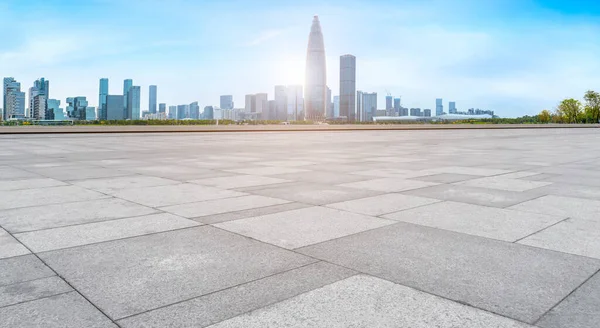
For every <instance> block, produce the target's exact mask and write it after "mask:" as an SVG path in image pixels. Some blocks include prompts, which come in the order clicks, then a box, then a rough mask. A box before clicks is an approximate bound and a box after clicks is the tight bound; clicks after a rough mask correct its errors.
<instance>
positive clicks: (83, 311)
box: [0, 292, 117, 328]
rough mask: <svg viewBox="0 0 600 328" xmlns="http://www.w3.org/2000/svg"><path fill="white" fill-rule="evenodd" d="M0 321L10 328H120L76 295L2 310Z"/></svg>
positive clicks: (48, 298)
mask: <svg viewBox="0 0 600 328" xmlns="http://www.w3.org/2000/svg"><path fill="white" fill-rule="evenodd" d="M0 318H2V322H3V323H5V324H6V327H11V328H36V327H44V328H81V327H86V328H117V325H115V324H114V323H112V322H111V321H110V320H109V319H108V318H107V317H105V316H104V315H103V314H102V312H100V311H98V310H97V309H96V308H94V306H93V305H91V304H90V303H89V302H87V301H86V300H85V299H84V298H83V297H81V295H79V294H77V293H76V292H71V293H67V294H61V295H56V296H51V297H47V298H42V299H39V300H35V301H31V302H26V303H21V304H17V305H13V306H9V307H4V308H0Z"/></svg>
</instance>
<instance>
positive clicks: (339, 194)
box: [248, 182, 382, 205]
mask: <svg viewBox="0 0 600 328" xmlns="http://www.w3.org/2000/svg"><path fill="white" fill-rule="evenodd" d="M248 192H250V193H253V194H256V195H262V196H268V197H273V198H281V199H287V200H290V201H293V202H299V203H305V204H312V205H324V204H330V203H339V202H343V201H346V200H352V199H358V198H365V197H369V196H375V195H379V194H381V193H382V192H379V191H372V190H358V189H353V188H344V187H339V186H330V185H325V184H316V183H302V182H298V183H290V184H285V185H281V186H267V187H265V188H263V189H254V190H251V191H248Z"/></svg>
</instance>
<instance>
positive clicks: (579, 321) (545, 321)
mask: <svg viewBox="0 0 600 328" xmlns="http://www.w3.org/2000/svg"><path fill="white" fill-rule="evenodd" d="M599 309H600V273H596V275H594V277H592V278H591V279H590V280H588V281H587V282H586V283H585V284H583V285H582V286H581V287H579V288H578V289H577V290H576V291H575V292H574V293H573V294H571V295H570V296H569V297H568V298H567V299H566V300H564V301H562V302H561V303H560V304H558V305H557V306H556V307H555V308H553V309H552V310H551V311H550V312H548V314H546V315H545V316H544V317H543V318H542V319H541V320H540V321H538V322H537V323H536V325H537V326H539V327H542V328H563V327H569V328H594V327H598V323H599V322H600V310H599Z"/></svg>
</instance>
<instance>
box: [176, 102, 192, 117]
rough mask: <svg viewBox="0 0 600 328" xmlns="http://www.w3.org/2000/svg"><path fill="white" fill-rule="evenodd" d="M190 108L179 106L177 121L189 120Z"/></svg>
mask: <svg viewBox="0 0 600 328" xmlns="http://www.w3.org/2000/svg"><path fill="white" fill-rule="evenodd" d="M189 115H190V113H189V107H188V105H177V119H178V120H183V119H185V118H189V117H190V116H189Z"/></svg>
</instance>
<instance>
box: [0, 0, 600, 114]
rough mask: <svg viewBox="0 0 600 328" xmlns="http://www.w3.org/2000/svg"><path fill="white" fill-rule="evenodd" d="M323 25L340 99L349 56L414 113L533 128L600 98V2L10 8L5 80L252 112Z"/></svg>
mask: <svg viewBox="0 0 600 328" xmlns="http://www.w3.org/2000/svg"><path fill="white" fill-rule="evenodd" d="M133 13H135V14H133ZM314 14H318V15H319V18H320V22H321V26H322V29H323V35H324V41H325V50H326V52H325V53H326V62H327V85H328V86H329V87H330V88H331V90H333V94H334V95H337V94H338V92H339V56H340V55H343V54H346V53H350V54H353V55H355V56H356V57H357V65H356V66H357V78H356V81H357V82H356V87H357V90H365V91H368V92H377V93H378V98H379V99H378V102H379V103H380V104H384V103H385V96H386V94H387V91H389V92H390V93H391V94H392V95H393V96H396V97H398V96H401V97H402V105H403V106H405V107H421V108H435V99H436V98H444V100H445V102H447V101H448V100H450V101H456V103H457V107H458V108H459V109H460V110H466V109H467V108H471V107H477V108H482V109H490V110H495V111H496V112H497V113H498V114H499V115H502V116H520V115H526V114H536V113H538V112H539V111H540V110H541V109H544V108H553V107H555V106H556V104H557V103H558V102H559V101H560V100H562V99H563V98H566V97H574V96H577V95H580V94H583V93H584V92H585V91H586V90H587V89H589V88H593V87H596V86H598V85H600V64H599V63H598V60H597V58H600V46H599V45H598V43H597V42H591V41H590V40H594V39H595V38H597V35H600V24H599V23H598V21H599V20H598V17H599V16H600V5H598V4H597V3H595V2H592V1H572V2H570V3H569V4H561V2H560V1H485V3H480V2H478V1H454V2H452V3H450V2H449V1H329V2H326V3H323V2H317V1H304V2H303V3H302V4H293V5H292V4H281V3H279V2H275V1H253V2H252V3H249V2H244V1H235V2H231V1H229V2H227V3H220V2H216V1H214V2H213V1H175V2H169V4H166V3H163V2H160V1H112V0H105V1H86V2H85V3H80V2H79V1H29V2H22V1H2V2H0V21H1V23H0V24H2V25H3V27H4V28H5V29H10V30H11V33H7V34H5V35H4V36H3V42H2V44H1V45H0V72H2V74H1V75H2V76H15V77H16V78H17V79H18V80H19V81H20V82H22V84H23V86H24V87H29V86H30V84H31V83H32V82H33V81H34V80H36V79H38V78H39V77H42V76H43V77H46V78H47V79H49V80H50V81H51V82H52V97H53V98H57V99H62V100H63V101H64V99H65V98H67V97H73V96H79V95H81V96H87V97H88V99H89V100H90V105H94V106H96V105H98V104H96V102H97V94H98V79H99V78H101V77H106V78H109V79H110V80H111V81H112V83H111V84H110V93H118V92H119V91H121V89H122V81H123V80H124V79H127V78H132V79H133V80H134V81H135V84H136V85H139V86H141V88H142V90H143V91H142V92H143V93H142V96H141V108H142V109H146V108H148V94H147V90H148V86H149V85H158V86H159V96H158V98H159V99H158V101H159V102H161V103H167V104H169V105H175V104H183V103H186V104H187V103H191V102H194V101H198V102H199V103H200V106H205V105H218V103H219V96H220V95H226V94H231V95H233V96H234V102H235V103H236V107H243V103H244V95H246V94H254V93H263V92H264V93H268V94H269V98H270V99H272V98H273V96H274V95H273V86H274V85H280V84H281V85H294V84H304V72H305V62H306V46H307V36H308V31H309V29H310V23H311V18H312V16H313V15H314ZM74 17H76V18H77V19H74ZM445 105H446V106H447V103H446V104H445ZM379 107H383V106H379Z"/></svg>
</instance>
